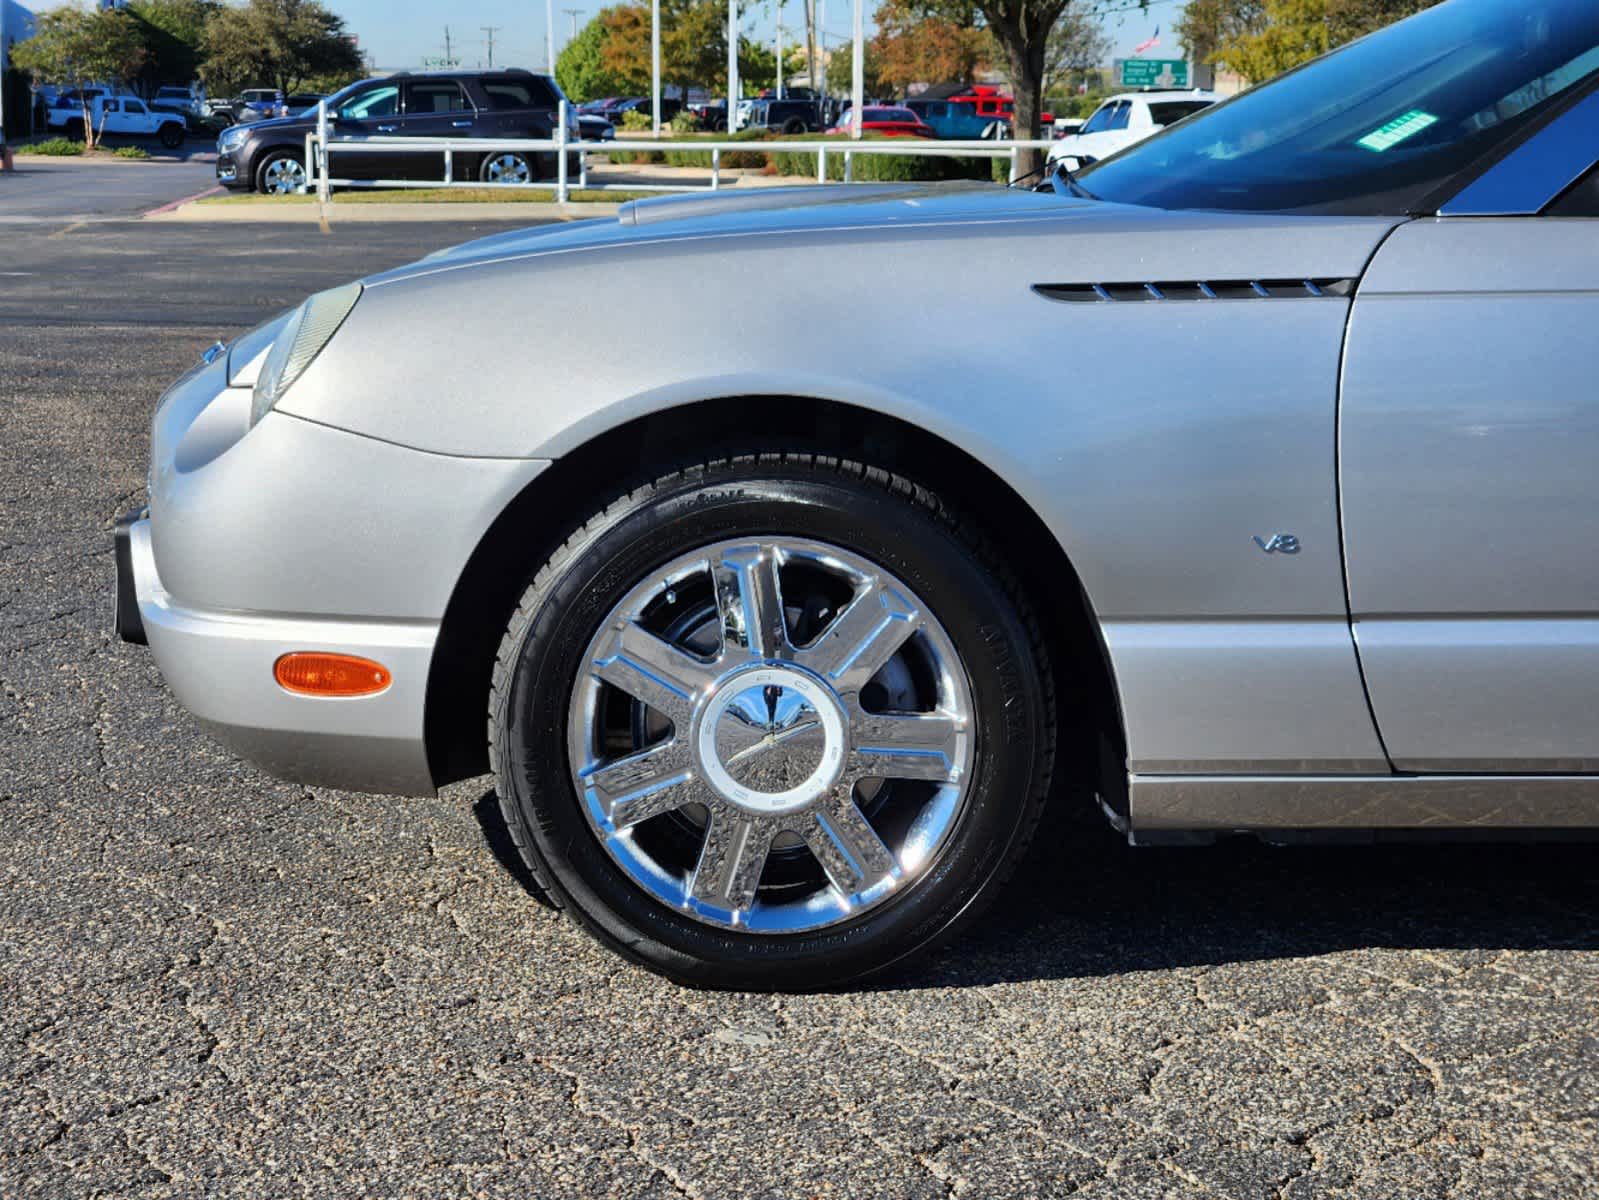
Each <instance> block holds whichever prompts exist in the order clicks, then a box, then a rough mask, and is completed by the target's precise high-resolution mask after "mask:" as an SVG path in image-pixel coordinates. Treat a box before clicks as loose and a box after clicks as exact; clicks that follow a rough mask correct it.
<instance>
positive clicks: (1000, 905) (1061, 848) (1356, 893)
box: [473, 791, 1599, 990]
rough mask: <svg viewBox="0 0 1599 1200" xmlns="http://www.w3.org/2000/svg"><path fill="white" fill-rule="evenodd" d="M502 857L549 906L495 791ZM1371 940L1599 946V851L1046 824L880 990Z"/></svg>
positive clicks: (490, 838)
mask: <svg viewBox="0 0 1599 1200" xmlns="http://www.w3.org/2000/svg"><path fill="white" fill-rule="evenodd" d="M473 811H474V813H475V815H476V816H477V820H478V823H479V824H480V825H481V826H482V827H483V832H484V836H485V838H486V839H487V842H488V845H489V847H490V849H491V850H492V851H493V852H494V855H495V857H496V858H498V859H499V861H500V863H501V864H502V865H503V866H504V867H505V869H506V871H507V872H509V873H510V874H511V875H512V876H513V877H514V878H515V879H516V880H517V881H518V882H519V883H520V884H521V885H522V887H523V888H524V889H525V890H526V891H527V892H528V893H529V894H530V895H532V896H533V897H535V898H536V899H538V900H539V901H540V902H541V903H545V904H548V901H547V900H545V898H544V896H543V893H542V891H541V890H540V889H539V887H538V884H537V882H536V881H535V880H534V879H533V877H532V875H531V874H530V873H529V872H528V870H527V868H526V867H525V866H524V865H523V864H522V861H521V859H520V857H519V856H518V855H517V852H516V846H515V844H514V843H513V842H512V841H511V836H510V833H509V831H508V830H507V829H506V827H505V821H504V818H503V816H502V815H501V813H500V808H499V801H498V799H497V797H496V796H495V793H494V792H493V791H490V792H488V793H487V794H486V795H485V796H483V797H482V798H481V799H480V800H479V801H478V802H477V804H476V805H475V806H474V810H473ZM1371 948H1394V949H1438V950H1461V949H1465V950H1504V949H1512V950H1540V949H1555V948H1561V949H1580V950H1593V949H1599V847H1595V846H1594V845H1593V844H1591V843H1583V842H1558V841H1546V842H1522V843H1494V842H1483V841H1472V842H1448V843H1442V844H1438V843H1428V842H1378V843H1374V844H1363V845H1361V844H1357V845H1336V846H1328V845H1322V846H1315V845H1302V846H1270V845H1266V844H1264V843H1261V842H1259V841H1257V840H1255V839H1253V838H1244V837H1239V838H1227V839H1224V840H1221V841H1219V842H1217V843H1216V844H1215V845H1211V846H1202V847H1183V848H1174V847H1133V846H1129V845H1127V844H1126V842H1125V840H1124V839H1122V838H1121V837H1120V836H1119V835H1117V834H1116V833H1115V832H1114V831H1112V830H1111V829H1109V828H1108V827H1107V826H1105V825H1104V824H1103V823H1098V822H1096V821H1095V820H1094V819H1092V818H1089V819H1073V820H1071V821H1065V820H1059V819H1057V820H1054V821H1046V822H1045V826H1044V828H1043V829H1041V830H1040V835H1039V837H1038V839H1037V840H1036V841H1035V843H1034V845H1033V847H1032V849H1031V851H1030V852H1029V853H1028V856H1027V858H1026V859H1025V860H1024V861H1023V863H1022V865H1021V867H1020V869H1019V870H1018V872H1017V876H1016V878H1015V879H1013V880H1012V881H1011V882H1010V884H1009V885H1008V886H1007V887H1006V888H1005V890H1004V891H1003V892H1002V893H1001V894H1000V896H999V899H998V902H997V903H996V904H995V905H994V906H993V907H992V908H991V909H990V910H989V911H988V913H987V915H986V916H984V917H983V918H982V919H981V920H979V921H978V922H977V924H975V925H974V926H973V927H972V928H971V929H970V930H969V931H967V932H966V933H965V934H964V935H963V936H962V937H960V938H958V939H957V940H956V941H954V942H953V943H951V944H950V945H948V946H946V947H944V948H943V949H942V950H940V951H939V952H937V953H936V954H935V955H933V956H932V957H931V958H924V959H920V960H917V961H916V962H915V963H914V965H912V966H909V967H907V968H906V969H905V970H903V971H898V972H893V973H891V974H889V975H886V976H878V977H875V978H873V979H872V980H871V982H870V983H869V984H868V985H867V986H868V987H870V988H872V989H873V990H880V989H882V988H885V987H887V988H892V989H898V990H905V989H921V988H943V987H960V986H971V985H980V984H992V983H1010V982H1027V981H1034V980H1048V979H1071V978H1079V977H1099V976H1106V975H1116V974H1121V973H1123V972H1128V971H1158V970H1163V969H1170V968H1179V967H1195V966H1214V965H1221V964H1226V963H1238V962H1249V961H1258V960H1270V959H1287V958H1304V957H1310V956H1314V955H1321V954H1329V953H1334V952H1337V951H1342V950H1360V949H1371Z"/></svg>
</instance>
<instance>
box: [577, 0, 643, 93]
mask: <svg viewBox="0 0 1599 1200" xmlns="http://www.w3.org/2000/svg"><path fill="white" fill-rule="evenodd" d="M635 7H636V6H635ZM618 12H620V10H619V9H617V8H602V9H600V11H599V12H598V13H597V14H595V15H594V16H593V17H590V18H589V21H588V23H587V24H586V25H584V26H583V28H582V29H580V30H579V31H578V34H577V36H576V37H575V38H573V39H572V40H571V41H570V42H568V43H567V44H566V47H565V48H564V49H563V50H562V51H561V53H560V55H559V56H558V57H557V58H556V60H555V80H556V82H557V83H559V84H560V85H561V90H562V91H563V92H565V93H566V94H567V95H568V96H570V97H571V98H572V99H573V100H577V101H582V100H599V99H601V98H603V97H605V96H618V95H622V94H623V93H626V92H634V91H642V90H643V87H635V86H634V83H635V81H634V80H633V79H631V78H629V77H626V76H623V75H619V74H617V73H616V72H615V71H613V70H612V69H611V68H610V67H609V66H607V65H606V63H605V61H604V49H605V44H606V39H607V38H608V37H609V36H610V22H611V20H612V18H613V17H614V16H615V14H617V13H618ZM644 37H645V39H646V47H647V45H648V38H649V14H648V12H647V11H646V12H645V15H644ZM647 52H648V50H647V48H646V53H647ZM647 86H648V83H647V82H646V83H645V85H644V87H647Z"/></svg>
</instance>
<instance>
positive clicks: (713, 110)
mask: <svg viewBox="0 0 1599 1200" xmlns="http://www.w3.org/2000/svg"><path fill="white" fill-rule="evenodd" d="M688 110H689V112H691V113H693V114H694V119H695V120H697V121H698V122H699V123H700V128H701V129H705V130H708V131H711V132H716V133H720V132H724V131H725V130H726V129H727V101H726V100H713V101H707V102H704V103H700V104H690V105H689V106H688Z"/></svg>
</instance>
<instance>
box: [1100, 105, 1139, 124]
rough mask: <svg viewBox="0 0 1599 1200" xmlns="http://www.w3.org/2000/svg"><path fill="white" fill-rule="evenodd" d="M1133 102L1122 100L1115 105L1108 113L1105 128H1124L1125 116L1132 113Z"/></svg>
mask: <svg viewBox="0 0 1599 1200" xmlns="http://www.w3.org/2000/svg"><path fill="white" fill-rule="evenodd" d="M1132 111H1133V102H1132V101H1131V100H1122V101H1120V102H1119V103H1117V105H1116V111H1115V112H1113V113H1111V114H1110V124H1109V125H1107V126H1106V128H1107V129H1126V128H1127V118H1128V117H1129V116H1131V115H1132Z"/></svg>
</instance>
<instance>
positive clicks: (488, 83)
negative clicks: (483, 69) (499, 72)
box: [483, 79, 534, 112]
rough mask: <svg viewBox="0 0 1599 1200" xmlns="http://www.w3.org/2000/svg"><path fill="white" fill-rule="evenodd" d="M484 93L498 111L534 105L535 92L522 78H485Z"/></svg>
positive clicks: (490, 105) (492, 106)
mask: <svg viewBox="0 0 1599 1200" xmlns="http://www.w3.org/2000/svg"><path fill="white" fill-rule="evenodd" d="M483 94H484V95H485V96H487V97H488V98H489V107H490V108H492V109H494V110H495V111H496V112H504V111H507V110H510V109H513V108H532V107H534V101H533V93H532V91H530V90H529V89H528V86H527V85H526V84H525V83H523V82H522V81H521V80H520V79H485V80H484V81H483Z"/></svg>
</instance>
